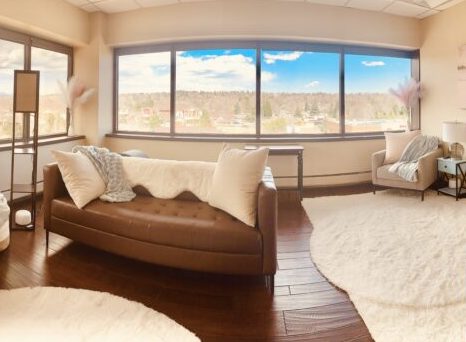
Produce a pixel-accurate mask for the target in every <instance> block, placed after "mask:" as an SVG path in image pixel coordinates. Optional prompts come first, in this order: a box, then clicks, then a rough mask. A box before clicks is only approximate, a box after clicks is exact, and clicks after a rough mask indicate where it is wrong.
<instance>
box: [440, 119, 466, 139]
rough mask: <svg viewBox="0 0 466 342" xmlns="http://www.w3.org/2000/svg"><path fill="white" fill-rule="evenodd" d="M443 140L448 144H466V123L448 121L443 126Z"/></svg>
mask: <svg viewBox="0 0 466 342" xmlns="http://www.w3.org/2000/svg"><path fill="white" fill-rule="evenodd" d="M442 139H443V140H444V141H446V142H451V143H454V142H466V123H465V122H458V121H446V122H443V124H442Z"/></svg>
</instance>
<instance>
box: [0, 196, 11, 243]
mask: <svg viewBox="0 0 466 342" xmlns="http://www.w3.org/2000/svg"><path fill="white" fill-rule="evenodd" d="M9 218H10V207H8V203H7V201H6V198H5V196H3V194H1V193H0V251H3V250H5V249H7V248H8V245H9V244H10V222H9Z"/></svg>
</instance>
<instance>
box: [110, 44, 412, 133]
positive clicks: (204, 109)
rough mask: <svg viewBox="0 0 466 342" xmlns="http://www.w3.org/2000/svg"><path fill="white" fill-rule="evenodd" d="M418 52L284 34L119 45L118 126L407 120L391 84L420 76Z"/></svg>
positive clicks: (281, 128)
mask: <svg viewBox="0 0 466 342" xmlns="http://www.w3.org/2000/svg"><path fill="white" fill-rule="evenodd" d="M418 58H419V52H418V51H402V50H393V49H380V48H370V47H356V46H338V45H326V44H310V43H309V44H307V43H280V42H238V41H234V42H232V43H227V42H223V43H219V42H212V43H209V42H201V43H198V44H195V43H176V44H168V45H159V46H146V47H128V48H117V49H115V63H116V68H115V70H116V74H115V82H116V86H115V89H116V92H115V101H114V104H115V111H116V116H115V123H114V127H115V132H116V133H118V132H121V133H138V134H149V135H150V134H153V135H166V136H179V137H183V136H185V137H198V136H210V137H216V136H218V137H220V138H225V137H233V138H238V137H245V138H248V137H253V138H258V137H264V138H271V139H273V138H282V137H283V138H287V137H288V138H306V137H321V136H322V137H332V136H335V137H341V136H352V135H360V134H364V135H367V134H369V135H378V134H380V133H381V132H384V131H397V130H404V129H406V121H407V117H408V113H407V110H406V108H403V107H402V105H401V104H400V103H398V102H397V99H396V98H394V97H393V96H392V95H390V94H389V89H390V88H396V86H397V84H398V83H401V82H403V81H404V80H405V79H407V78H410V77H414V78H417V75H418V70H414V69H413V67H412V66H413V65H418V63H413V62H414V61H417V60H418ZM413 113H415V114H417V113H418V109H417V108H414V110H413ZM416 122H419V121H418V120H417V121H416Z"/></svg>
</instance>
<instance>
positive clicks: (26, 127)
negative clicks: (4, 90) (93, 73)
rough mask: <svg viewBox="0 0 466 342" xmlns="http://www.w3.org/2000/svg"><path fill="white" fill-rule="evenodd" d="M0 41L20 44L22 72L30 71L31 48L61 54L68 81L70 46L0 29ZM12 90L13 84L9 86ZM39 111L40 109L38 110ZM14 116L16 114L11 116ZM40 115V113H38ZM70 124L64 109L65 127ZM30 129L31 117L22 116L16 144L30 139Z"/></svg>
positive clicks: (27, 115) (49, 135)
mask: <svg viewBox="0 0 466 342" xmlns="http://www.w3.org/2000/svg"><path fill="white" fill-rule="evenodd" d="M0 39H1V40H6V41H10V42H13V43H18V44H22V45H23V47H24V66H23V67H24V70H26V71H30V70H31V49H32V48H33V47H35V48H39V49H44V50H49V51H53V52H58V53H62V54H65V55H67V56H68V72H67V78H68V79H70V78H71V76H72V75H73V70H74V56H73V48H72V47H70V46H66V45H63V44H59V43H55V42H52V41H49V40H46V39H42V38H37V37H34V36H31V35H27V34H24V33H20V32H16V31H11V30H8V29H4V28H0ZM11 87H12V88H13V84H12V85H11ZM39 110H40V108H39ZM13 115H16V114H13ZM39 115H40V112H39ZM69 122H70V112H69V109H68V108H67V109H66V127H68V126H69ZM30 128H31V115H30V113H25V114H24V121H23V134H22V137H21V139H17V140H18V142H22V143H27V142H29V141H30V140H31V139H32V136H31V134H30ZM67 134H68V132H67V131H65V132H58V133H54V134H47V135H39V138H41V139H49V138H57V137H63V136H67ZM11 141H12V139H11V138H10V139H0V144H4V143H10V142H11Z"/></svg>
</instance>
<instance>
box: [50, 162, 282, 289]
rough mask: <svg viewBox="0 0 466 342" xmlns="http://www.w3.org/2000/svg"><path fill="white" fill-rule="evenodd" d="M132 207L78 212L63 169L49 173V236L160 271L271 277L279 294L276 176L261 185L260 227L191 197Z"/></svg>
mask: <svg viewBox="0 0 466 342" xmlns="http://www.w3.org/2000/svg"><path fill="white" fill-rule="evenodd" d="M135 192H136V193H137V196H136V198H135V199H134V200H133V201H131V202H125V203H107V202H103V201H100V200H98V199H97V200H94V201H92V202H91V203H89V204H88V205H87V206H85V207H84V208H83V209H81V210H80V209H78V208H77V207H76V206H75V205H74V203H73V201H72V200H71V198H70V196H69V195H68V192H67V190H66V188H65V184H64V183H63V180H62V177H61V174H60V171H59V169H58V166H57V165H56V164H49V165H46V166H45V167H44V194H43V199H44V202H43V210H44V228H45V229H46V236H47V245H48V240H49V232H54V233H57V234H60V235H63V236H66V237H68V238H70V239H72V240H76V241H79V242H82V243H85V244H88V245H90V246H93V247H96V248H100V249H103V250H105V251H108V252H112V253H116V254H120V255H124V256H127V257H131V258H134V259H138V260H141V261H145V262H150V263H154V264H158V265H165V266H170V267H177V268H183V269H189V270H196V271H206V272H215V273H223V274H245V275H247V274H249V275H264V276H265V279H266V284H267V286H268V288H269V289H270V290H271V291H272V292H273V285H274V275H275V271H276V258H277V248H276V230H277V190H276V188H275V184H274V180H273V177H272V174H271V172H270V170H266V172H265V173H264V178H263V181H262V182H261V184H260V185H259V193H258V212H257V224H256V227H255V228H252V227H249V226H246V225H245V224H243V223H242V222H240V221H238V220H236V219H235V218H233V217H232V216H230V215H229V214H227V213H225V212H223V211H221V210H219V209H216V208H213V207H211V206H209V204H207V203H204V202H200V201H199V200H197V198H196V197H194V195H192V194H190V193H184V194H181V195H180V196H178V197H177V198H176V199H173V200H165V199H158V198H154V197H152V196H150V195H149V194H148V193H147V191H146V190H145V189H143V188H135Z"/></svg>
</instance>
